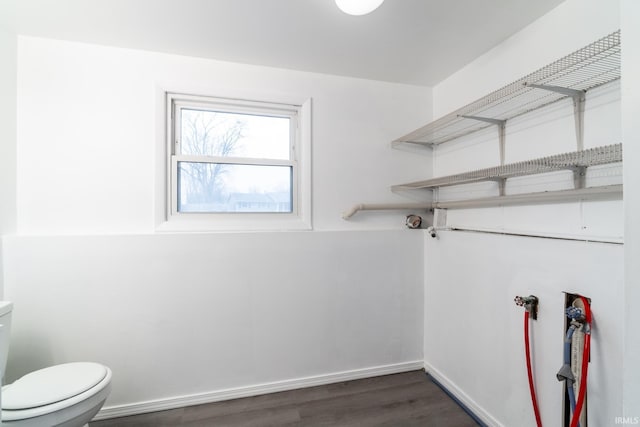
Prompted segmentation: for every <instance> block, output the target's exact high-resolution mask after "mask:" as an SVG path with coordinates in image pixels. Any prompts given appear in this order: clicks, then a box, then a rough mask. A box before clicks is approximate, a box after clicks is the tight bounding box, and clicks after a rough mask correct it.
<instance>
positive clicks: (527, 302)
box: [513, 295, 538, 320]
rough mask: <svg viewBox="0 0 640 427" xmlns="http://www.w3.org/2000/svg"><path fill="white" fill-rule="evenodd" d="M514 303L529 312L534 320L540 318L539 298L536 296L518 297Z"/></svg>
mask: <svg viewBox="0 0 640 427" xmlns="http://www.w3.org/2000/svg"><path fill="white" fill-rule="evenodd" d="M513 301H514V302H515V303H516V305H517V306H519V307H524V309H525V310H527V311H528V312H529V315H530V316H531V318H532V319H533V320H536V319H537V318H538V297H537V296H535V295H529V296H528V297H521V296H519V295H518V296H516V297H515V298H514V299H513Z"/></svg>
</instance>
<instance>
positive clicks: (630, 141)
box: [621, 0, 640, 419]
mask: <svg viewBox="0 0 640 427" xmlns="http://www.w3.org/2000/svg"><path fill="white" fill-rule="evenodd" d="M621 16H622V34H623V37H624V44H623V50H622V72H623V75H624V76H625V79H623V81H622V88H623V91H622V136H623V140H624V141H625V143H626V144H625V146H624V161H625V163H626V164H627V165H634V166H635V165H637V164H639V163H640V145H638V137H639V135H640V122H639V121H638V117H639V116H640V88H638V85H637V84H634V80H635V76H638V75H640V28H639V27H638V22H640V3H639V2H637V1H635V0H623V1H622V11H621ZM627 76H628V77H627ZM624 173H625V175H624V185H625V192H624V201H625V215H626V217H625V288H624V291H625V292H624V293H625V295H624V299H625V337H624V371H623V372H624V383H623V384H624V411H625V415H626V416H628V417H638V418H635V419H640V367H639V366H638V363H637V362H636V361H637V359H638V354H640V329H638V327H637V325H638V324H640V310H639V309H638V305H637V304H636V301H638V300H639V299H640V264H639V263H638V259H640V227H639V226H638V220H637V218H638V212H640V170H639V168H637V167H629V166H628V167H625V169H624Z"/></svg>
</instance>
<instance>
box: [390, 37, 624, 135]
mask: <svg viewBox="0 0 640 427" xmlns="http://www.w3.org/2000/svg"><path fill="white" fill-rule="evenodd" d="M619 78H620V31H616V32H614V33H611V34H609V35H608V36H606V37H603V38H602V39H600V40H598V41H596V42H594V43H591V44H590V45H588V46H586V47H584V48H582V49H580V50H578V51H576V52H574V53H572V54H569V55H567V56H565V57H564V58H561V59H559V60H557V61H555V62H553V63H551V64H549V65H547V66H546V67H543V68H541V69H539V70H538V71H535V72H533V73H531V74H529V75H527V76H525V77H523V78H521V79H519V80H516V81H515V82H513V83H511V84H508V85H507V86H504V87H503V88H501V89H498V90H496V91H494V92H492V93H490V94H489V95H487V96H485V97H483V98H480V99H478V100H477V101H475V102H472V103H471V104H468V105H466V106H464V107H462V108H460V109H458V110H456V111H454V112H452V113H449V114H447V115H446V116H443V117H441V118H439V119H437V120H435V121H433V122H431V123H429V124H428V125H426V126H423V127H421V128H419V129H417V130H415V131H413V132H411V133H409V134H407V135H405V136H402V137H400V138H398V139H396V140H395V141H393V144H394V145H397V144H401V143H413V144H422V145H438V144H442V143H444V142H447V141H450V140H453V139H456V138H459V137H461V136H464V135H468V134H470V133H473V132H477V131H479V130H481V129H484V128H487V127H489V126H491V124H489V123H487V122H483V121H478V120H471V119H468V118H465V117H462V116H476V117H485V118H492V119H497V120H509V119H512V118H514V117H518V116H520V115H522V114H525V113H528V112H530V111H533V110H536V109H538V108H542V107H544V106H547V105H549V104H552V103H555V102H558V101H560V100H562V99H566V98H567V97H568V96H567V95H566V94H561V93H557V92H550V91H546V90H541V89H539V88H533V87H530V86H528V85H531V84H535V85H545V86H557V87H562V88H568V89H573V90H579V91H585V92H586V91H588V90H590V89H593V88H595V87H598V86H601V85H603V84H606V83H609V82H612V81H614V80H617V79H619Z"/></svg>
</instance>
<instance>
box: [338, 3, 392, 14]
mask: <svg viewBox="0 0 640 427" xmlns="http://www.w3.org/2000/svg"><path fill="white" fill-rule="evenodd" d="M383 1H384V0H336V4H337V5H338V7H339V8H340V10H341V11H343V12H344V13H348V14H349V15H366V14H367V13H370V12H373V11H374V10H376V9H377V8H378V7H379V6H380V5H381V4H382V2H383Z"/></svg>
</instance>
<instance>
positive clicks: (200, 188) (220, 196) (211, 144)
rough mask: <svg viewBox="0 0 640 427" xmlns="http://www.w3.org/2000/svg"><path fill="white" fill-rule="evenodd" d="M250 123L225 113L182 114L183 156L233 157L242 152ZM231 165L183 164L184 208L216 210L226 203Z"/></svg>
mask: <svg viewBox="0 0 640 427" xmlns="http://www.w3.org/2000/svg"><path fill="white" fill-rule="evenodd" d="M245 128H246V122H245V121H243V120H241V119H240V118H239V117H233V116H230V115H228V114H224V113H217V112H212V111H199V110H183V111H182V152H183V154H186V155H194V156H211V157H230V156H233V155H237V154H239V152H240V149H241V144H240V143H239V141H240V139H241V138H242V136H243V131H244V129H245ZM228 168H229V165H227V164H222V163H195V162H181V165H180V172H181V174H180V175H181V177H182V179H181V181H182V184H183V185H184V184H186V185H185V186H184V187H183V189H184V191H183V196H184V198H185V200H184V204H188V205H198V206H200V207H201V208H202V207H207V208H209V209H211V208H214V209H213V210H216V209H215V206H216V205H220V204H222V203H224V199H225V198H226V197H227V196H228V195H227V194H224V188H225V185H224V179H225V174H226V172H227V171H228Z"/></svg>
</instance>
